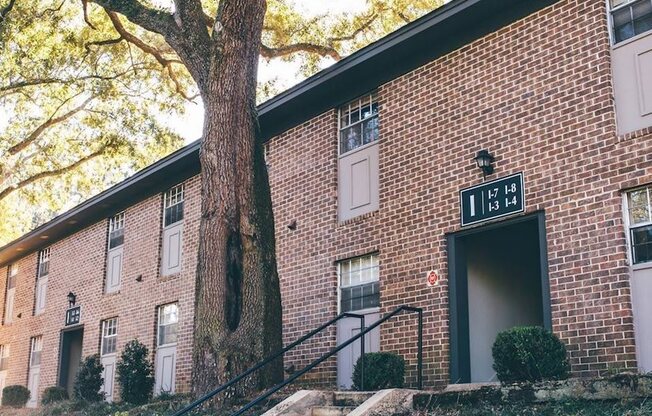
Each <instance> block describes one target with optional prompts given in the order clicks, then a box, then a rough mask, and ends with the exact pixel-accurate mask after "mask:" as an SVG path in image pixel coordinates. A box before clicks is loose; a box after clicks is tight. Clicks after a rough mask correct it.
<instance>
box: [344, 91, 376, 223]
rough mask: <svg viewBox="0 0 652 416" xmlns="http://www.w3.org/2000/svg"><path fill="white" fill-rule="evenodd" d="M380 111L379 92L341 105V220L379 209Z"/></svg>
mask: <svg viewBox="0 0 652 416" xmlns="http://www.w3.org/2000/svg"><path fill="white" fill-rule="evenodd" d="M378 114H379V106H378V99H377V96H376V93H372V94H369V95H366V96H364V97H362V98H358V99H356V100H353V101H351V102H350V103H348V104H346V105H344V106H342V107H341V108H340V112H339V145H338V146H339V154H340V156H339V160H338V194H337V195H338V217H339V220H340V221H346V220H348V219H350V218H354V217H357V216H359V215H362V214H366V213H368V212H372V211H375V210H377V209H378V138H379V130H378V128H379V127H378V124H379V119H378V117H379V115H378Z"/></svg>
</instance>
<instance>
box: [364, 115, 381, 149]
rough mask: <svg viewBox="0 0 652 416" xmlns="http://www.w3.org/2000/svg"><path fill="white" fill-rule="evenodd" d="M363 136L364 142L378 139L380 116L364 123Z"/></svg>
mask: <svg viewBox="0 0 652 416" xmlns="http://www.w3.org/2000/svg"><path fill="white" fill-rule="evenodd" d="M362 129H363V138H362V144H367V143H371V142H375V141H376V140H378V117H374V118H370V119H369V120H365V121H364V122H363V123H362Z"/></svg>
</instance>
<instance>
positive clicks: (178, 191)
mask: <svg viewBox="0 0 652 416" xmlns="http://www.w3.org/2000/svg"><path fill="white" fill-rule="evenodd" d="M185 191H186V190H185V186H184V184H183V183H180V184H178V185H175V186H173V187H172V188H170V189H168V190H167V191H165V193H164V194H163V228H169V227H171V226H173V225H175V224H177V223H180V222H183V220H184V219H185V217H186V216H185V208H186V207H185V206H184V207H183V209H184V213H183V218H182V219H180V220H177V221H175V222H173V223H170V224H166V223H165V211H166V210H167V209H168V208H172V207H174V206H175V205H179V204H181V203H183V202H184V200H185Z"/></svg>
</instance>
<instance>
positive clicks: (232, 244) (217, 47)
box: [193, 0, 283, 395]
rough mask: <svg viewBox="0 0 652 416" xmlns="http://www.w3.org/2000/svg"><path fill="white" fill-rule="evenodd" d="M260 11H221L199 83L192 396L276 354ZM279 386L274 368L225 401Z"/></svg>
mask: <svg viewBox="0 0 652 416" xmlns="http://www.w3.org/2000/svg"><path fill="white" fill-rule="evenodd" d="M265 9H266V4H265V1H264V0H229V1H223V2H220V10H218V16H217V22H218V23H216V29H215V31H214V33H213V46H212V47H213V48H214V50H212V51H210V55H211V60H210V62H209V68H208V71H209V74H208V76H205V77H202V78H203V79H204V80H205V81H204V82H201V81H200V80H198V85H199V88H200V91H201V95H202V98H203V100H204V105H205V120H204V136H203V142H202V146H201V151H200V161H201V168H202V169H201V180H202V182H201V195H202V198H201V200H202V206H201V224H200V237H199V257H198V265H197V276H196V297H195V299H196V300H195V302H196V305H195V334H194V336H195V343H194V352H193V389H194V393H195V394H196V395H199V394H202V393H205V392H208V391H210V390H211V389H213V388H215V387H216V386H219V385H221V384H223V383H224V382H226V381H228V380H229V379H230V378H232V377H234V376H236V375H238V374H239V373H241V372H243V371H245V370H246V369H248V368H250V367H252V366H253V365H255V364H256V363H257V362H259V361H261V360H262V359H264V358H266V357H267V356H269V355H271V354H272V353H273V352H275V351H277V350H279V349H280V348H281V347H282V340H281V303H280V288H279V280H278V274H277V270H276V259H275V241H274V222H273V215H272V206H271V197H270V190H269V183H268V178H267V171H266V167H265V161H264V157H263V148H262V143H261V142H260V141H259V140H258V139H257V136H258V122H257V113H256V103H255V93H256V75H257V74H256V73H257V64H258V56H259V52H260V51H259V45H260V36H261V30H262V24H263V18H264V15H265ZM195 70H196V71H200V70H201V68H195ZM282 376H283V366H282V361H281V360H278V361H277V362H275V363H274V364H273V365H270V366H268V368H266V369H264V371H262V372H259V374H255V375H254V376H252V377H251V378H249V379H247V380H245V381H244V382H242V383H241V385H240V386H238V387H236V389H235V390H233V391H231V392H230V394H231V395H243V394H246V393H248V392H251V391H252V390H257V389H260V388H263V387H265V386H268V385H270V384H273V383H275V382H277V381H279V380H280V379H281V378H282Z"/></svg>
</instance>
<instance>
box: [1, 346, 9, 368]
mask: <svg viewBox="0 0 652 416" xmlns="http://www.w3.org/2000/svg"><path fill="white" fill-rule="evenodd" d="M8 369H9V344H2V345H0V371H7V370H8Z"/></svg>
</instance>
